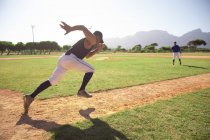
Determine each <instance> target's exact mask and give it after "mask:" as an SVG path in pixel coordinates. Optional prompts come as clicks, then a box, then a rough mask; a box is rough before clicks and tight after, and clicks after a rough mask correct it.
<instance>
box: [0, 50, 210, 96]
mask: <svg viewBox="0 0 210 140" xmlns="http://www.w3.org/2000/svg"><path fill="white" fill-rule="evenodd" d="M100 57H108V58H109V59H107V60H95V59H90V60H87V61H88V62H89V63H90V64H91V65H92V66H94V67H95V69H96V72H95V74H94V76H93V78H92V79H91V81H90V83H89V85H88V86H87V90H88V91H90V92H94V91H99V90H107V89H114V88H121V87H127V86H133V85H139V84H145V83H151V82H154V81H161V80H167V79H174V78H179V77H186V76H191V75H196V74H201V73H208V72H210V60H209V59H183V66H179V65H178V61H176V65H175V66H173V65H172V60H171V58H160V57H148V56H144V55H142V54H118V53H117V54H99V55H96V56H95V57H94V58H100ZM57 60H58V58H43V59H34V58H32V59H25V60H6V61H4V60H0V88H1V89H11V90H15V91H19V92H22V93H24V94H27V93H31V92H33V90H34V89H35V88H36V87H37V86H38V85H39V84H40V83H41V82H43V81H45V80H47V79H48V78H49V77H50V75H51V74H52V72H53V70H54V69H55V67H56V63H57ZM83 75H84V74H82V73H76V72H69V73H68V74H67V75H66V76H65V77H64V78H63V80H62V81H61V82H60V83H59V84H58V85H57V86H53V87H50V88H48V89H47V90H45V91H44V92H43V93H42V94H40V95H39V96H38V98H50V97H55V96H67V95H74V94H75V93H76V92H77V90H78V88H79V87H80V84H81V81H82V78H83Z"/></svg>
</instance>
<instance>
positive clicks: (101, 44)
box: [86, 43, 104, 58]
mask: <svg viewBox="0 0 210 140" xmlns="http://www.w3.org/2000/svg"><path fill="white" fill-rule="evenodd" d="M103 48H104V44H103V43H99V44H98V46H97V48H96V49H94V50H93V51H91V52H89V53H88V54H87V55H86V58H90V57H92V56H93V55H95V54H96V53H99V52H100V51H101V50H102V49H103Z"/></svg>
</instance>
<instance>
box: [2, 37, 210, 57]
mask: <svg viewBox="0 0 210 140" xmlns="http://www.w3.org/2000/svg"><path fill="white" fill-rule="evenodd" d="M206 44H207V43H206V42H205V41H204V40H202V39H195V40H192V41H189V42H188V43H187V45H185V46H181V51H184V52H195V51H202V52H210V49H206V48H197V47H198V46H200V45H204V46H205V45H206ZM156 46H158V43H152V44H149V45H146V46H145V47H144V48H142V46H141V45H140V44H137V45H135V46H133V47H132V48H131V49H128V50H127V49H125V48H123V47H122V46H121V45H119V46H117V48H114V49H111V48H108V46H107V45H105V47H104V49H103V51H110V52H131V53H132V52H133V53H139V52H141V53H144V52H146V53H147V52H171V46H163V47H160V48H159V49H156ZM71 47H72V46H71V45H64V46H63V47H61V46H59V45H58V43H57V42H55V41H41V42H28V43H26V44H24V43H22V42H18V43H17V44H13V43H12V42H9V41H0V53H1V55H3V53H6V54H7V55H9V54H10V53H11V52H12V53H16V54H50V53H51V52H55V51H56V52H57V51H66V50H68V49H70V48H71Z"/></svg>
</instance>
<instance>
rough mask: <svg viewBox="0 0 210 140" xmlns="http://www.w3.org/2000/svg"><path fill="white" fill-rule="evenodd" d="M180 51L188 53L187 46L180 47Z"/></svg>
mask: <svg viewBox="0 0 210 140" xmlns="http://www.w3.org/2000/svg"><path fill="white" fill-rule="evenodd" d="M180 49H181V51H189V48H188V46H180Z"/></svg>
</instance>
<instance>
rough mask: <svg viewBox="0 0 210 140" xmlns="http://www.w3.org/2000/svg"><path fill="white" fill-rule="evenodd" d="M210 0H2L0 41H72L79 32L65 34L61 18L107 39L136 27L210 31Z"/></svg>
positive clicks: (132, 31) (132, 30) (147, 29)
mask: <svg viewBox="0 0 210 140" xmlns="http://www.w3.org/2000/svg"><path fill="white" fill-rule="evenodd" d="M209 13H210V0H0V40H4V41H12V42H13V43H17V42H24V43H26V42H31V41H32V30H31V25H34V26H35V28H34V34H35V41H37V42H38V41H45V40H50V41H56V42H58V43H59V44H60V45H64V44H70V43H71V42H72V41H74V40H78V39H80V38H81V37H83V34H82V33H81V32H79V31H76V32H72V33H70V34H68V35H66V36H64V35H63V34H64V31H63V30H62V29H61V28H60V27H59V23H60V21H65V22H66V23H68V24H70V25H72V26H73V25H79V24H82V25H85V26H87V27H88V28H91V29H90V30H91V31H92V32H93V31H95V30H101V31H102V32H103V34H104V38H111V37H124V36H127V35H133V34H135V33H136V32H137V31H150V30H156V29H158V30H165V31H168V32H169V33H171V34H174V35H177V36H181V35H183V34H184V33H186V32H188V31H191V30H194V29H197V28H200V29H201V30H202V31H204V32H210V18H209V15H208V14H209Z"/></svg>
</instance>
